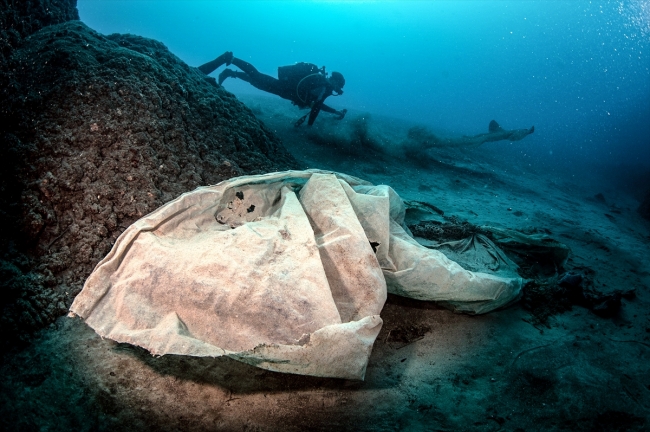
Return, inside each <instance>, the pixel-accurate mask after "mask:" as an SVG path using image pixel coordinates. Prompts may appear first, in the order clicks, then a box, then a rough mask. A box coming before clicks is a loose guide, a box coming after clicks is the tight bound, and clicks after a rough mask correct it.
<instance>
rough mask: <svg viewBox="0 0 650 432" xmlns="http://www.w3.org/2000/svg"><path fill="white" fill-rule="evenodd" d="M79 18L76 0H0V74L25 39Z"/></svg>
mask: <svg viewBox="0 0 650 432" xmlns="http://www.w3.org/2000/svg"><path fill="white" fill-rule="evenodd" d="M78 19H79V13H78V12H77V0H21V1H17V0H0V71H2V70H4V69H5V68H6V64H7V60H8V59H9V57H10V56H11V52H12V51H13V50H14V49H15V48H17V47H19V46H20V45H21V44H22V41H23V39H24V38H25V37H27V36H29V35H31V34H33V33H36V32H37V31H38V30H40V29H42V28H43V27H46V26H49V25H53V24H60V23H63V22H66V21H71V20H78Z"/></svg>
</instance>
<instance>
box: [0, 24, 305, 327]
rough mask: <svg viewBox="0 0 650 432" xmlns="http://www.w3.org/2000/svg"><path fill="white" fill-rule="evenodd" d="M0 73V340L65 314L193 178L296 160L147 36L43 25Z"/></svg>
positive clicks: (202, 181) (209, 180) (207, 180)
mask: <svg viewBox="0 0 650 432" xmlns="http://www.w3.org/2000/svg"><path fill="white" fill-rule="evenodd" d="M3 72H4V73H3V79H4V81H5V82H6V86H5V90H6V91H5V92H4V94H3V110H2V119H1V120H2V122H3V124H5V125H9V126H8V127H6V128H5V129H4V130H3V131H2V137H1V139H2V146H1V149H0V164H2V166H1V167H0V171H1V172H0V187H1V188H2V194H0V195H2V197H1V198H0V200H2V202H1V204H2V207H1V208H2V209H3V210H2V213H1V214H0V226H1V227H2V228H1V229H0V234H1V235H0V241H1V242H2V246H3V250H4V251H5V252H4V253H3V256H1V257H0V258H2V260H3V262H1V263H0V267H3V266H4V267H5V268H7V269H10V270H11V271H9V270H7V271H6V272H4V273H3V274H6V275H8V276H7V277H6V278H4V280H2V281H0V284H3V285H4V289H3V291H2V292H3V294H4V295H3V299H2V304H1V305H2V306H3V309H4V312H3V313H2V314H1V316H2V317H1V318H0V320H1V322H0V328H1V329H2V330H0V331H1V332H2V336H3V339H5V340H6V339H8V338H12V337H13V336H15V335H22V334H24V333H25V331H26V330H29V329H37V328H40V327H42V326H43V325H46V324H47V323H49V322H51V321H52V320H53V319H54V318H56V317H57V316H60V315H61V314H63V313H65V311H66V310H67V307H68V306H69V304H70V302H71V300H72V298H74V296H75V295H76V294H77V293H78V292H79V290H80V289H81V286H82V284H83V281H84V280H85V278H86V277H87V276H88V274H90V272H91V270H92V269H93V267H94V266H95V264H96V263H97V262H98V261H99V260H100V259H101V258H102V257H103V256H104V255H105V254H106V253H107V252H108V251H109V250H110V248H111V246H112V244H113V242H114V241H115V239H116V238H117V237H118V236H119V235H120V233H121V232H122V231H123V230H124V229H125V228H126V227H127V226H129V225H130V224H131V223H132V222H134V221H135V220H136V219H138V218H140V217H141V216H143V215H145V214H147V213H149V212H151V211H152V210H154V209H156V208H157V207H159V206H160V205H162V204H163V203H165V202H167V201H169V200H171V199H173V198H176V197H177V196H178V195H180V194H181V193H183V192H187V191H189V190H192V189H194V188H196V187H197V186H200V185H209V184H214V183H217V182H219V181H222V180H224V179H227V178H230V177H233V176H237V175H242V174H256V173H263V172H269V171H278V170H285V169H290V168H296V167H297V162H296V161H295V160H294V159H293V158H292V157H291V156H290V154H289V153H288V152H287V151H286V150H285V149H284V147H283V146H282V144H281V142H280V141H279V139H278V138H277V137H275V136H274V135H273V134H272V133H271V132H269V131H268V130H267V129H266V128H265V127H264V126H263V125H262V124H261V123H260V122H259V121H258V120H257V119H256V118H255V117H254V115H253V113H252V112H251V111H250V110H249V109H248V108H246V107H245V106H244V105H243V104H241V103H240V102H239V101H238V100H237V99H236V98H235V97H234V96H233V95H232V94H230V93H229V92H227V91H225V90H224V89H223V88H222V87H220V86H218V85H217V84H216V82H215V81H214V79H212V78H208V77H206V76H205V75H203V74H202V73H201V72H200V71H198V69H196V68H193V67H190V66H188V65H187V64H185V63H184V62H183V61H181V60H180V59H178V58H177V57H176V56H174V55H173V54H172V53H170V52H169V50H167V48H166V47H165V46H164V45H163V44H161V43H159V42H156V41H154V40H151V39H145V38H142V37H138V36H133V35H110V36H103V35H101V34H99V33H97V32H95V31H93V30H92V29H90V28H88V27H87V26H86V25H84V24H83V23H81V22H79V21H69V22H66V23H63V24H57V25H51V26H48V27H44V28H43V29H41V30H40V31H38V32H36V33H34V34H33V35H31V36H29V37H27V38H26V39H25V40H24V41H23V42H22V45H21V46H20V48H18V49H15V50H13V52H12V53H11V56H10V58H9V59H8V63H7V68H6V69H5V70H4V71H3ZM26 281H29V283H27V282H26Z"/></svg>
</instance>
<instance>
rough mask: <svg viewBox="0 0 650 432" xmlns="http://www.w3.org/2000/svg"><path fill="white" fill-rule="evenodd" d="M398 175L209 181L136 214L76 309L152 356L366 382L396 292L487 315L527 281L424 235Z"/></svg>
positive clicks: (299, 174) (102, 331)
mask: <svg viewBox="0 0 650 432" xmlns="http://www.w3.org/2000/svg"><path fill="white" fill-rule="evenodd" d="M403 222H404V204H403V203H402V200H401V199H400V198H399V196H397V194H396V193H395V192H394V191H393V190H392V189H391V188H390V187H387V186H373V185H371V184H369V183H367V182H364V181H362V180H359V179H356V178H353V177H350V176H346V175H343V174H337V173H328V172H321V171H288V172H282V173H274V174H267V175H261V176H247V177H239V178H235V179H232V180H229V181H225V182H222V183H220V184H218V185H215V186H210V187H202V188H198V189H196V190H195V191H193V192H190V193H186V194H184V195H182V196H180V197H179V198H177V199H176V200H174V201H171V202H169V203H168V204H166V205H164V206H162V207H161V208H159V209H158V210H156V211H154V212H153V213H151V214H149V215H147V216H145V217H144V218H142V219H140V220H138V221H137V222H136V223H134V224H133V225H131V226H130V227H129V228H127V230H126V231H125V232H124V233H123V234H122V235H121V236H120V237H119V238H118V239H117V241H116V243H115V245H114V247H113V249H112V250H111V252H110V253H109V254H108V255H107V256H106V258H104V259H103V260H102V261H101V262H100V263H99V264H98V265H97V267H96V268H95V270H94V271H93V273H92V274H91V275H90V277H89V278H88V280H87V281H86V283H85V285H84V288H83V290H82V291H81V293H80V294H79V295H78V296H77V297H76V298H75V301H74V303H73V305H72V307H71V309H70V310H71V312H72V314H73V315H78V316H80V317H82V318H84V319H85V321H86V323H87V324H88V325H90V326H91V327H92V328H93V329H95V331H96V332H97V333H98V334H99V335H101V336H102V337H107V338H110V339H113V340H115V341H118V342H126V343H130V344H133V345H137V346H141V347H143V348H145V349H147V350H149V351H150V352H151V353H152V354H155V355H163V354H180V355H193V356H211V357H218V356H222V355H227V356H230V357H232V358H235V359H237V360H240V361H243V362H246V363H249V364H252V365H255V366H257V367H261V368H264V369H269V370H274V371H279V372H287V373H297V374H304V375H316V376H327V377H339V378H351V379H363V377H364V374H365V370H366V366H367V363H368V358H369V356H370V352H371V349H372V345H373V343H374V341H375V338H376V337H377V334H378V333H379V331H380V329H381V325H382V320H381V318H380V316H379V314H380V312H381V309H382V307H383V305H384V302H385V300H386V293H387V291H388V292H392V293H395V294H398V295H402V296H407V297H411V298H416V299H420V300H433V301H440V302H444V303H445V304H447V305H450V306H452V307H453V308H455V309H457V310H460V311H466V312H471V313H483V312H487V311H490V310H492V309H495V308H497V307H499V306H502V305H504V304H506V303H508V302H510V301H512V300H513V299H514V298H516V297H517V295H518V294H519V291H520V289H521V284H522V280H521V279H519V278H501V277H497V276H493V275H488V274H483V273H472V272H469V271H466V270H464V269H463V268H461V267H460V266H459V265H458V264H456V263H454V262H453V261H450V260H448V259H447V258H445V256H444V255H443V254H442V253H440V252H438V251H435V250H429V249H427V248H425V247H423V246H420V245H419V244H418V243H417V242H416V241H415V240H413V239H412V238H411V237H410V236H409V235H408V234H407V231H406V230H405V229H404V227H403Z"/></svg>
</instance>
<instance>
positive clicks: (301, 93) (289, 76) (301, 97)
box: [199, 51, 348, 127]
mask: <svg viewBox="0 0 650 432" xmlns="http://www.w3.org/2000/svg"><path fill="white" fill-rule="evenodd" d="M223 64H225V65H226V66H230V64H233V65H235V66H237V67H238V68H239V69H241V70H242V71H241V72H240V71H234V70H232V69H224V70H223V72H221V73H220V74H219V84H220V85H221V84H223V82H224V81H225V80H226V78H239V79H241V80H244V81H246V82H248V83H250V84H251V85H253V86H254V87H256V88H258V89H260V90H262V91H265V92H268V93H273V94H274V95H277V96H280V97H281V98H283V99H288V100H290V101H291V102H292V103H293V104H294V105H297V106H298V107H299V108H311V110H310V112H309V113H308V114H305V115H304V116H302V117H301V118H300V119H298V120H297V121H296V122H295V123H294V126H296V127H298V126H300V125H301V124H302V123H303V122H304V121H305V119H306V118H307V116H309V120H308V121H307V125H308V126H311V125H312V124H314V121H315V120H316V117H318V114H319V113H320V111H321V110H322V111H325V112H328V113H331V114H335V115H336V116H337V119H338V120H342V119H343V117H345V114H346V113H347V112H348V110H346V109H344V110H341V111H337V110H335V109H334V108H331V107H330V106H328V105H325V103H324V102H325V99H327V98H328V97H329V96H340V95H342V94H343V86H344V85H345V78H343V75H342V74H341V73H339V72H332V74H331V75H330V76H329V77H328V76H327V73H326V72H325V67H324V66H323V67H321V68H319V67H318V66H316V65H315V64H312V63H296V64H295V65H290V66H281V67H279V68H278V78H274V77H272V76H270V75H266V74H263V73H261V72H259V71H258V70H257V69H255V67H254V66H253V65H252V64H250V63H248V62H245V61H243V60H241V59H238V58H236V57H235V56H233V53H232V52H231V51H227V52H225V53H223V54H221V55H220V56H219V57H217V58H216V59H214V60H212V61H210V62H208V63H206V64H204V65H201V66H199V70H200V71H201V72H203V73H204V74H206V75H208V74H210V73H212V72H214V71H215V70H216V69H217V68H218V67H220V66H221V65H223Z"/></svg>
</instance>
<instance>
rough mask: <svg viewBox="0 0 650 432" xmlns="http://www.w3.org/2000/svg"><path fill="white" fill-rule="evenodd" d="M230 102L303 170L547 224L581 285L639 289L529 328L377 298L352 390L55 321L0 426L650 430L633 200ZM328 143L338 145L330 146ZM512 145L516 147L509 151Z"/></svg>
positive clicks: (277, 106)
mask: <svg viewBox="0 0 650 432" xmlns="http://www.w3.org/2000/svg"><path fill="white" fill-rule="evenodd" d="M243 99H244V100H245V102H246V103H247V104H248V105H249V106H250V107H251V108H252V110H253V112H255V114H256V115H257V116H258V117H259V118H260V119H262V120H263V121H264V123H265V124H266V125H267V127H268V128H269V129H270V130H272V131H274V132H275V133H276V134H278V135H279V136H280V137H281V138H282V140H283V142H284V144H285V146H286V147H287V148H288V149H289V151H290V152H291V153H292V154H293V155H294V156H295V157H296V158H297V159H298V160H299V161H300V162H301V163H302V164H304V165H305V167H306V168H320V169H329V170H334V171H339V172H344V173H347V174H351V175H354V176H357V177H360V178H363V179H365V180H368V181H371V182H373V183H375V184H388V185H390V186H392V187H393V188H394V189H395V190H396V191H397V192H398V193H399V194H400V196H401V197H402V198H404V199H409V200H418V201H424V202H428V203H431V204H433V205H435V206H436V207H438V208H439V209H442V210H443V211H444V212H445V215H450V216H451V215H453V216H457V217H458V218H460V219H463V220H467V221H469V222H471V223H473V224H476V225H482V224H489V225H493V226H501V227H506V228H514V229H524V228H527V227H537V228H540V229H544V230H546V231H548V232H549V233H550V235H551V236H552V237H553V238H554V239H556V240H558V241H560V242H562V243H564V244H566V245H567V246H569V247H570V248H571V256H570V258H569V261H568V263H567V264H566V270H571V271H575V272H577V273H581V274H584V275H588V277H589V278H590V281H591V283H592V284H593V286H594V287H595V288H597V289H599V290H601V291H603V292H607V291H613V290H628V289H630V288H635V289H636V292H635V293H636V297H635V298H634V299H630V300H627V299H625V300H623V301H622V306H621V309H620V311H619V312H618V314H616V315H615V316H614V317H611V318H602V317H600V316H597V315H596V314H594V313H593V312H592V311H589V310H587V309H585V308H582V307H579V306H575V307H573V308H572V309H571V310H569V311H566V312H564V313H561V314H555V315H553V316H552V317H551V318H550V319H549V320H548V321H547V322H546V323H545V324H543V323H542V324H540V323H539V322H536V321H535V320H534V319H532V317H531V313H530V311H529V310H527V309H526V308H524V307H523V306H522V304H521V303H520V304H516V305H513V306H511V307H509V308H507V309H505V310H500V311H496V312H493V313H489V314H486V315H481V316H466V315H458V314H454V313H452V312H450V311H448V310H446V309H443V308H441V307H438V306H437V305H435V304H433V303H428V302H419V301H414V300H408V299H403V298H400V297H397V296H389V298H388V301H387V303H386V305H385V306H384V309H383V311H382V314H381V317H382V319H383V320H384V325H383V328H382V330H381V333H380V334H379V336H378V338H377V340H376V342H375V345H374V347H373V351H372V355H371V358H370V363H369V366H368V369H367V373H366V377H365V381H363V382H358V381H346V380H338V379H327V378H314V377H303V376H294V375H285V374H279V373H274V372H269V371H265V370H262V369H257V368H255V367H252V366H249V365H246V364H242V363H239V362H237V361H234V360H231V359H228V358H219V359H208V358H190V357H181V356H163V357H158V358H156V357H153V356H151V355H150V354H149V353H147V352H146V351H144V350H142V349H140V348H135V347H132V346H129V345H125V344H117V343H115V342H113V341H110V340H102V339H101V338H99V337H98V336H97V335H96V334H95V333H94V331H93V330H92V329H90V328H89V327H88V326H86V325H85V324H84V323H83V322H82V321H81V320H79V319H70V318H67V317H62V318H60V319H59V320H58V321H57V322H56V323H55V324H53V325H51V326H50V327H49V328H48V329H46V330H44V331H42V332H41V333H40V334H39V336H38V338H37V339H36V340H35V341H34V342H33V344H32V345H31V346H30V347H29V348H28V349H26V350H24V351H22V352H20V353H18V354H16V355H14V356H12V357H7V361H6V362H5V364H3V366H2V369H1V370H2V372H1V373H2V384H1V388H2V391H1V396H0V405H2V406H3V407H4V409H3V410H2V411H3V415H2V418H0V425H2V428H4V429H8V430H71V429H75V430H168V431H176V430H178V431H184V430H191V431H201V430H224V431H233V430H246V431H303V430H356V431H361V430H368V431H384V430H385V431H393V430H432V431H437V430H440V431H458V430H477V431H497V430H504V431H515V430H526V431H534V430H572V431H575V430H602V431H612V430H614V431H626V430H646V428H647V427H649V426H650V368H649V367H648V364H650V293H649V289H650V288H649V287H650V265H649V261H650V222H648V221H646V220H644V219H642V218H641V217H640V215H639V214H638V213H637V212H636V208H637V207H638V205H639V202H638V200H637V199H636V198H635V197H634V196H632V195H631V194H628V193H626V191H625V190H621V189H620V188H616V187H614V186H611V185H608V183H607V181H604V180H603V179H597V178H596V177H594V179H593V181H592V179H589V178H585V176H579V177H572V176H569V175H567V176H557V175H555V174H553V173H550V172H547V171H544V170H540V169H536V168H535V167H530V166H517V165H514V166H513V164H512V163H507V162H505V161H501V160H500V159H499V158H498V157H496V156H495V155H494V154H492V153H491V151H490V150H491V148H495V147H491V145H490V144H486V145H484V146H482V147H480V148H479V149H471V150H467V151H459V150H454V151H440V152H437V153H435V152H434V156H432V159H431V161H430V163H428V162H427V161H426V160H421V161H419V162H420V163H417V164H416V163H414V162H413V161H412V160H410V161H409V159H408V158H404V157H402V154H401V153H400V150H399V149H397V147H396V146H393V147H391V143H395V142H397V141H399V139H400V138H399V137H400V136H404V130H405V126H404V125H401V124H398V123H399V122H397V123H395V124H392V123H391V124H389V123H390V120H386V119H380V118H375V119H374V120H373V123H372V125H373V126H372V127H373V128H376V129H372V128H371V129H370V130H369V129H368V128H366V129H364V130H365V131H366V132H363V133H367V134H369V135H366V138H368V136H370V137H371V138H372V139H371V141H373V140H374V141H373V143H374V144H371V145H370V147H368V148H350V147H346V146H348V145H349V144H350V143H349V142H347V144H346V141H345V139H338V138H337V137H339V138H340V136H349V134H347V133H344V132H341V131H342V128H344V127H345V126H343V125H345V124H348V125H350V124H352V125H354V124H355V122H358V121H359V118H362V117H363V114H361V113H356V114H355V113H349V114H348V117H346V119H345V120H344V122H341V123H336V122H335V121H334V120H332V119H328V118H327V117H326V116H327V114H325V113H323V114H321V117H320V118H319V119H318V120H317V126H316V127H315V128H314V129H312V130H310V131H307V129H306V128H304V127H303V128H300V129H294V128H293V127H292V126H291V121H292V119H294V118H297V117H298V115H299V113H298V112H297V111H293V110H291V107H290V106H285V105H288V103H286V104H285V103H282V102H280V103H278V102H277V100H274V99H265V98H261V99H260V98H243ZM513 126H516V127H527V126H530V125H513ZM364 127H365V126H364ZM486 128H487V125H486ZM332 130H334V132H331V131H332ZM356 133H357V135H358V130H357V132H356ZM363 133H362V135H363ZM337 134H338V135H337ZM328 136H329V137H330V138H332V137H334V138H336V139H335V140H334V141H330V144H329V145H327V144H326V142H327V139H326V138H327V137H328ZM324 137H325V138H324ZM332 142H335V143H334V144H331V143H332ZM525 145H527V143H526V140H523V141H521V142H519V143H515V144H513V148H515V146H525ZM432 152H433V150H432ZM599 193H600V194H601V195H599V196H598V197H596V195H597V194H599ZM270 324H272V323H270Z"/></svg>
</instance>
